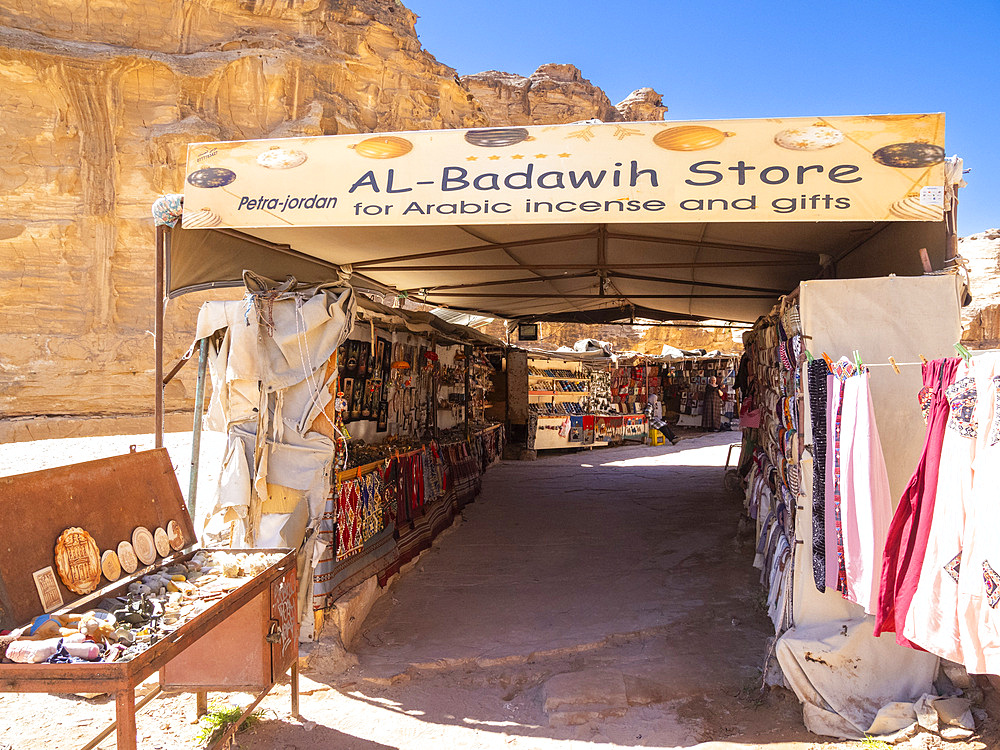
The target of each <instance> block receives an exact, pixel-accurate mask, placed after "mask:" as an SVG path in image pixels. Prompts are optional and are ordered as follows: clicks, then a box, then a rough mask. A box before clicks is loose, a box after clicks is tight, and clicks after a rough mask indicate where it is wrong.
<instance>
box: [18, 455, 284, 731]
mask: <svg viewBox="0 0 1000 750" xmlns="http://www.w3.org/2000/svg"><path fill="white" fill-rule="evenodd" d="M0 514H2V516H3V517H4V518H8V519H17V521H18V528H19V530H20V533H19V534H17V535H10V536H8V539H7V540H6V542H5V543H4V544H3V545H0V627H2V628H3V629H12V628H20V627H21V626H28V625H29V624H30V625H32V626H36V625H37V623H38V622H40V621H41V620H46V619H48V618H54V619H52V620H50V622H56V621H57V620H58V621H60V622H62V621H69V620H71V619H72V618H73V617H74V616H75V615H80V614H82V613H85V612H91V613H93V612H106V611H107V609H108V606H107V604H106V603H108V602H111V603H115V602H117V603H119V604H120V605H122V606H127V605H126V604H125V602H132V601H135V598H134V596H133V597H130V596H129V594H133V595H134V593H135V591H136V589H135V587H136V585H137V584H140V583H142V580H143V578H145V579H146V580H147V581H149V580H150V578H149V577H150V576H151V575H154V574H157V573H159V572H165V573H166V572H169V571H170V570H174V571H177V570H179V569H180V568H182V567H183V566H184V565H185V564H186V563H190V562H191V561H192V559H193V558H195V557H196V556H197V555H199V554H201V555H205V554H206V553H205V551H203V550H199V549H198V548H197V545H196V538H195V533H194V528H193V525H192V523H191V519H190V516H189V515H188V512H187V509H186V507H185V505H184V501H183V498H182V496H181V493H180V488H179V486H178V485H177V480H176V477H175V475H174V472H173V467H172V465H171V463H170V458H169V456H168V455H167V452H166V450H165V449H162V448H160V449H157V450H153V451H144V452H141V453H134V452H133V453H130V454H127V455H124V456H115V457H112V458H106V459H101V460H98V461H90V462H87V463H82V464H75V465H72V466H64V467H60V468H57V469H49V470H46V471H39V472H33V473H29V474H22V475H18V476H13V477H4V478H0ZM149 528H154V529H158V530H160V529H166V528H170V529H171V530H172V531H173V532H174V535H173V537H172V541H173V542H174V544H173V545H172V546H170V545H163V544H157V545H156V549H155V550H153V551H152V552H150V550H148V549H144V550H140V551H141V552H142V553H143V554H141V555H137V556H138V557H139V558H140V561H142V558H145V562H147V563H148V564H144V565H142V564H140V565H139V566H138V567H137V568H135V569H134V571H133V572H132V573H131V574H124V575H122V576H121V577H118V576H117V575H116V571H115V569H114V567H113V566H109V567H105V566H104V565H99V566H98V567H99V569H100V570H101V571H102V572H101V573H100V574H99V575H100V581H99V583H97V584H96V588H93V589H92V590H90V591H87V593H83V594H81V593H78V591H79V590H82V589H87V588H90V586H79V585H77V583H75V581H74V579H73V577H72V576H73V572H74V571H76V572H77V573H80V572H83V573H85V574H87V575H89V574H90V573H88V571H92V568H93V558H92V557H91V558H86V557H85V556H84V555H83V554H82V553H79V552H77V551H73V550H71V551H70V554H68V555H66V556H65V558H64V559H59V558H60V556H61V555H62V554H63V552H64V551H65V548H62V549H61V548H60V546H59V543H58V542H57V540H59V541H62V540H64V539H65V538H66V533H67V532H68V531H74V530H75V531H81V530H82V531H85V532H86V535H85V536H84V535H82V534H81V535H80V536H81V538H84V539H89V542H88V544H93V545H95V546H94V549H95V551H96V550H106V551H110V550H115V549H119V548H120V546H121V544H122V540H127V539H134V540H135V539H138V538H137V536H136V532H137V531H138V530H140V529H149ZM147 533H148V532H147ZM156 536H157V537H159V534H157V535H156ZM137 549H138V547H137ZM212 552H213V553H218V552H228V551H227V550H225V551H224V550H213V551H212ZM234 552H239V553H241V554H243V555H244V556H251V555H258V556H259V557H258V561H259V562H260V564H261V565H262V569H259V570H254V571H253V572H252V573H249V572H246V571H243V570H241V569H240V568H239V566H237V569H236V571H235V576H234V577H233V578H232V580H229V581H222V582H221V583H220V584H219V585H218V586H213V587H212V589H211V594H208V593H207V592H208V590H209V589H208V587H207V586H206V587H205V588H204V589H202V590H201V591H204V592H206V593H204V596H202V595H200V594H198V595H196V594H194V593H191V592H192V591H193V590H194V588H195V587H193V586H192V588H191V589H189V590H188V594H189V595H187V596H186V598H187V599H189V600H190V601H189V602H188V604H189V605H190V611H189V613H188V614H186V615H185V614H183V608H182V609H181V614H180V615H178V616H177V617H176V618H174V619H172V620H171V622H170V623H169V624H166V625H164V624H165V623H166V618H165V617H164V618H163V619H162V620H155V619H151V620H150V621H149V622H151V623H153V625H148V624H147V625H144V626H143V628H142V630H138V631H135V630H133V631H131V632H132V637H133V638H135V639H136V640H135V644H138V647H137V648H126V649H124V651H116V652H115V656H114V659H115V660H114V661H106V660H103V659H105V658H106V657H108V656H109V654H110V653H111V649H110V648H108V650H107V651H105V652H104V654H103V655H102V656H101V659H102V660H95V661H84V662H78V663H10V662H7V661H5V662H4V663H0V691H3V692H40V693H73V692H87V693H110V694H113V695H114V696H115V708H116V710H115V715H116V724H115V725H113V726H114V729H115V730H117V742H118V745H117V746H118V748H119V750H132V749H133V748H136V724H135V713H136V709H137V706H136V703H135V687H136V686H137V685H138V684H139V683H140V682H142V681H144V680H145V679H146V678H148V677H149V676H150V675H152V674H154V673H156V672H157V671H159V672H160V685H161V688H162V689H163V690H166V691H192V692H196V693H197V694H198V708H199V713H201V712H202V711H203V710H204V706H205V704H206V699H205V694H206V692H207V691H208V690H221V691H231V690H239V691H254V692H257V693H258V695H257V698H256V700H255V701H254V702H253V704H252V705H251V706H249V707H248V708H247V709H246V711H247V713H249V711H251V710H252V709H253V707H254V706H256V705H257V703H258V702H259V701H260V700H261V699H262V698H263V697H264V695H266V693H267V692H268V691H269V690H270V689H271V687H272V686H273V685H274V683H275V681H277V680H278V679H280V678H281V676H282V675H283V674H285V673H286V672H287V671H288V670H289V668H291V670H292V710H293V713H297V711H298V706H297V703H298V686H297V679H298V673H297V657H298V624H299V622H298V578H297V570H296V558H295V552H294V551H293V550H288V549H281V550H236V551H234ZM106 555H107V552H105V556H106ZM102 557H103V556H102ZM240 559H243V560H246V559H248V558H247V557H244V558H240ZM127 567H131V565H127ZM53 568H56V569H58V570H59V571H60V575H59V576H56V575H55V574H54V573H52V570H53ZM230 572H233V571H230ZM64 573H65V575H64ZM109 573H110V575H111V576H112V578H111V579H109V578H108V574H109ZM216 577H217V578H218V577H220V576H216ZM181 578H183V576H176V575H174V574H170V576H169V577H168V579H169V580H170V581H171V582H175V581H176V583H174V586H173V587H172V588H171V589H170V590H174V589H176V588H178V586H179V584H180V579H181ZM193 578H194V576H192V579H193ZM39 580H41V581H43V583H38V581H39ZM67 580H69V583H70V584H71V585H67ZM93 580H94V579H91V583H93ZM142 585H145V584H142ZM147 588H148V587H147ZM130 589H131V590H130ZM140 595H141V594H140ZM121 611H122V610H119V612H121ZM154 617H155V615H154ZM36 618H38V619H36ZM110 622H111V624H114V622H115V621H114V620H113V619H111V620H110ZM120 622H124V621H120ZM46 624H47V623H46ZM143 631H146V632H145V634H144V632H143ZM136 632H138V633H139V635H138V636H136V635H135V633H136ZM119 637H120V636H119ZM108 643H110V640H109V641H108ZM16 644H18V641H14V642H13V643H12V644H10V643H5V644H4V650H5V652H6V653H7V654H10V653H11V652H10V649H11V647H12V646H14V645H16ZM61 644H62V641H60V645H61ZM135 644H133V646H134V645H135ZM22 645H23V643H22ZM241 721H242V719H241ZM239 723H240V722H239V721H237V722H236V723H235V724H234V725H233V727H232V731H235V728H236V726H238V725H239ZM111 731H113V729H112V728H108V729H107V730H105V732H104V733H102V735H101V736H106V735H107V734H110V732H111ZM227 735H231V733H227ZM227 741H228V736H223V737H220V738H219V739H218V741H217V742H216V744H215V746H220V745H221V744H222V743H224V742H227ZM93 744H94V743H91V745H90V746H93Z"/></svg>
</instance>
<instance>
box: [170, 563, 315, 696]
mask: <svg viewBox="0 0 1000 750" xmlns="http://www.w3.org/2000/svg"><path fill="white" fill-rule="evenodd" d="M292 572H293V573H294V570H293V571H292ZM269 604H270V596H269V593H268V591H267V590H262V591H261V592H260V594H259V595H258V596H255V597H254V598H253V599H251V600H250V601H249V602H248V603H247V604H244V605H243V606H242V607H240V608H239V609H238V610H237V611H236V612H234V613H233V614H231V615H229V617H227V618H226V619H225V620H223V621H222V622H221V623H219V624H218V625H216V626H215V627H214V628H212V630H211V631H210V632H208V633H207V634H205V635H203V636H202V637H201V638H200V639H198V641H196V642H195V643H193V644H192V645H191V646H189V647H188V648H187V649H186V650H185V651H184V652H183V653H181V654H179V655H178V656H176V657H174V658H173V660H171V661H170V662H169V663H168V664H166V665H164V666H163V668H162V669H161V670H160V686H161V687H162V688H163V689H164V690H166V691H168V692H169V691H194V690H223V691H225V690H263V689H264V688H265V687H268V686H269V685H271V684H273V683H272V680H271V653H270V650H269V649H268V648H267V641H266V637H267V633H268V629H269V624H270V607H269ZM296 645H297V642H296Z"/></svg>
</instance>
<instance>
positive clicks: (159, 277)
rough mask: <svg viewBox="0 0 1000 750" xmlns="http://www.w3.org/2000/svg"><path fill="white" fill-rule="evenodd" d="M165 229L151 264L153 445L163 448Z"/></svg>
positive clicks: (160, 232)
mask: <svg viewBox="0 0 1000 750" xmlns="http://www.w3.org/2000/svg"><path fill="white" fill-rule="evenodd" d="M166 244H167V228H166V227H164V226H159V227H157V228H156V252H155V260H154V263H153V274H154V277H155V281H154V286H155V290H154V305H155V306H154V308H153V356H154V359H155V360H156V361H155V363H154V365H153V387H154V388H155V391H154V396H153V445H154V447H156V448H162V447H163V283H164V279H163V274H164V265H165V263H164V260H165V255H166Z"/></svg>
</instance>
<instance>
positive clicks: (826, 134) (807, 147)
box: [774, 125, 844, 151]
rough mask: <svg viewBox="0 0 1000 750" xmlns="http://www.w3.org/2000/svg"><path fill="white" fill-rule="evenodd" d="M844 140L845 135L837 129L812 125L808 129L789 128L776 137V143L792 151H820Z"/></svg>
mask: <svg viewBox="0 0 1000 750" xmlns="http://www.w3.org/2000/svg"><path fill="white" fill-rule="evenodd" d="M843 140H844V134H843V133H841V132H840V131H839V130H837V129H836V128H831V127H828V126H825V125H812V126H810V127H806V128H788V129H787V130H782V131H781V132H780V133H778V134H777V135H776V136H774V142H775V143H777V144H778V145H779V146H781V147H782V148H787V149H789V150H791V151H819V150H820V149H824V148H830V147H831V146H836V145H837V144H838V143H841V142H842V141H843Z"/></svg>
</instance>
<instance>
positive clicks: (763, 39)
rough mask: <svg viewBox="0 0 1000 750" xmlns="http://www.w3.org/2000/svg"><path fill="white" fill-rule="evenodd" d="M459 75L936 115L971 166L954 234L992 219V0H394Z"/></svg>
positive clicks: (674, 104)
mask: <svg viewBox="0 0 1000 750" xmlns="http://www.w3.org/2000/svg"><path fill="white" fill-rule="evenodd" d="M403 2H404V4H405V5H406V6H407V7H408V8H410V9H411V10H412V11H414V12H415V13H417V14H418V15H419V16H420V20H419V21H418V22H417V33H418V34H419V35H420V39H421V42H422V43H423V45H424V47H425V48H426V49H427V50H428V51H429V52H431V53H432V54H433V55H434V56H435V57H437V59H438V60H440V61H441V62H443V63H445V64H446V65H450V66H451V67H453V68H455V69H456V70H457V71H458V73H459V74H460V75H464V74H467V73H477V72H479V71H483V70H491V69H496V70H503V71H506V72H509V73H519V74H521V75H530V74H531V73H532V72H533V71H534V70H535V68H537V67H538V66H539V65H541V64H543V63H549V62H553V63H572V64H574V65H576V66H577V67H578V68H580V70H581V71H582V72H583V75H584V76H585V77H586V78H589V79H590V81H591V82H592V83H594V84H595V85H597V86H600V87H601V88H602V89H604V90H605V91H606V92H607V94H608V96H609V97H610V98H611V101H612V102H618V101H621V100H622V99H624V98H625V97H626V96H627V95H628V94H629V93H630V92H632V91H633V90H634V89H637V88H639V87H642V86H651V87H652V88H654V89H656V90H657V91H658V92H659V93H661V94H662V95H663V101H664V104H666V105H667V106H668V107H669V108H670V111H669V112H668V113H667V119H669V120H694V119H725V118H738V117H793V116H811V115H816V116H824V115H828V116H833V115H864V114H888V113H893V114H900V113H908V112H945V113H946V115H947V125H946V130H947V133H946V139H947V140H946V147H947V151H948V154H949V155H951V154H958V155H959V156H962V157H964V159H965V166H966V168H967V169H971V170H972V172H971V173H969V174H968V175H966V180H967V181H968V183H969V187H968V188H966V189H965V190H963V191H962V192H961V193H960V195H959V197H960V208H959V232H960V234H962V235H967V234H973V233H975V232H979V231H982V230H983V229H988V228H992V227H1000V127H998V121H1000V0H977V1H972V0H968V1H963V0H952V1H951V2H944V3H942V2H925V1H924V0H909V1H908V2H900V1H899V0H868V1H867V2H856V1H849V2H848V1H842V2H839V3H817V2H803V1H802V0H786V1H785V2H775V1H773V0H760V1H758V2H750V1H749V0H746V1H737V0H722V1H715V2H710V1H708V0H702V2H690V0H689V1H688V2H684V3H681V2H675V1H674V0H661V2H654V1H653V0H638V1H636V0H633V1H632V2H627V1H626V2H619V3H613V2H602V3H598V2H593V1H592V0H576V1H575V2H571V1H570V0H534V2H527V1H526V0H507V1H506V2H502V3H501V2H490V3H485V2H470V1H469V0H465V1H464V2H462V1H461V0H403Z"/></svg>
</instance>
